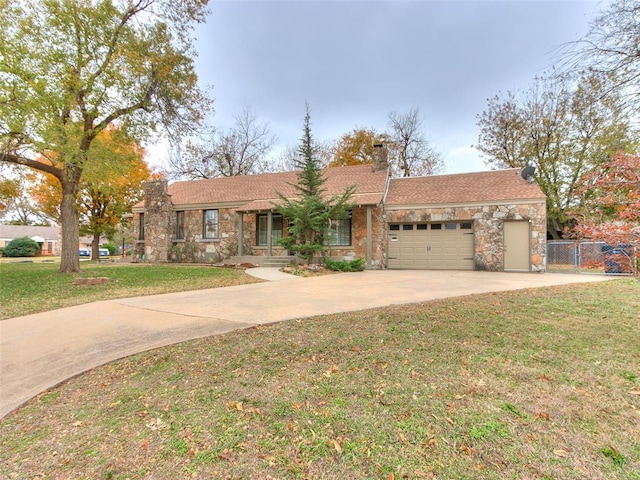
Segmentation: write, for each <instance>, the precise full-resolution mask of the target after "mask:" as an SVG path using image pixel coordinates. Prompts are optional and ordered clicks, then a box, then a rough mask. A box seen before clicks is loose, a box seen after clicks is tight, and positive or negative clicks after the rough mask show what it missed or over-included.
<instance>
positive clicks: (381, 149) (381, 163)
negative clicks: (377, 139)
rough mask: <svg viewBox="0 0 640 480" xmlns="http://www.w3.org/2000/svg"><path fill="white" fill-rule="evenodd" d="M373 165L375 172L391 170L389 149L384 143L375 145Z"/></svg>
mask: <svg viewBox="0 0 640 480" xmlns="http://www.w3.org/2000/svg"><path fill="white" fill-rule="evenodd" d="M372 157H373V164H372V169H373V171H374V172H379V171H381V170H382V171H387V170H388V169H389V161H388V159H387V157H388V152H387V147H385V146H384V145H383V144H382V143H374V144H373V155H372Z"/></svg>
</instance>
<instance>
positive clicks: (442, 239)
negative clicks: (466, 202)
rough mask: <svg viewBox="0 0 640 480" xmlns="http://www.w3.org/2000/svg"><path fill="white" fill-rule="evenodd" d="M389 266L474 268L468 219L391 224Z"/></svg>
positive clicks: (441, 268)
mask: <svg viewBox="0 0 640 480" xmlns="http://www.w3.org/2000/svg"><path fill="white" fill-rule="evenodd" d="M388 235H389V236H388V267H389V268H412V269H431V270H473V267H474V262H473V225H472V223H471V222H438V223H395V224H394V223H392V224H389V232H388Z"/></svg>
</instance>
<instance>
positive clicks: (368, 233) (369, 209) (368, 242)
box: [367, 205, 372, 267]
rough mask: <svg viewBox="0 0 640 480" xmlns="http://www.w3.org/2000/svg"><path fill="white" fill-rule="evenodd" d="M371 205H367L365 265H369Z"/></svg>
mask: <svg viewBox="0 0 640 480" xmlns="http://www.w3.org/2000/svg"><path fill="white" fill-rule="evenodd" d="M371 236H372V227H371V205H367V266H369V267H370V266H371V249H372V239H371Z"/></svg>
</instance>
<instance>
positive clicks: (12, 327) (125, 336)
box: [0, 268, 609, 418]
mask: <svg viewBox="0 0 640 480" xmlns="http://www.w3.org/2000/svg"><path fill="white" fill-rule="evenodd" d="M248 272H249V273H251V274H253V275H255V276H257V277H260V278H263V279H266V280H277V281H268V282H263V283H257V284H250V285H240V286H235V287H225V288H218V289H211V290H198V291H190V292H180V293H170V294H164V295H153V296H147V297H135V298H125V299H119V300H108V301H101V302H95V303H90V304H86V305H79V306H76V307H69V308H63V309H59V310H53V311H50V312H44V313H39V314H35V315H27V316H24V317H17V318H11V319H8V320H3V321H0V418H2V417H4V416H5V415H7V414H8V413H9V412H11V411H12V410H14V409H15V408H17V407H18V406H20V405H21V404H22V403H24V402H26V401H27V400H29V399H30V398H32V397H33V396H35V395H38V394H39V393H41V392H43V391H45V390H47V389H48V388H51V387H53V386H55V385H57V384H58V383H60V382H63V381H64V380H66V379H68V378H71V377H73V376H74V375H77V374H79V373H82V372H85V371H87V370H89V369H91V368H93V367H96V366H99V365H102V364H105V363H107V362H110V361H112V360H116V359H118V358H122V357H125V356H127V355H131V354H134V353H138V352H142V351H145V350H150V349H153V348H157V347H161V346H164V345H170V344H173V343H178V342H182V341H185V340H190V339H194V338H199V337H205V336H209V335H218V334H221V333H225V332H229V331H232V330H240V329H244V328H249V327H252V326H255V325H261V324H268V323H273V322H279V321H283V320H289V319H294V318H302V317H310V316H314V315H323V314H329V313H338V312H346V311H354V310H362V309H366V308H374V307H382V306H387V305H392V304H403V303H414V302H424V301H429V300H434V299H438V298H445V297H454V296H461V295H468V294H473V293H484V292H496V291H504V290H516V289H521V288H532V287H533V288H535V287H543V286H550V285H561V284H568V283H580V282H594V281H602V280H608V279H609V278H608V277H604V276H587V275H564V274H548V273H547V274H532V273H490V272H450V271H414V270H411V271H401V270H385V271H379V270H377V271H365V272H360V273H343V274H339V275H326V276H322V277H311V278H300V277H294V276H291V275H287V274H284V273H281V272H279V271H277V270H275V269H264V268H257V269H252V270H249V271H248Z"/></svg>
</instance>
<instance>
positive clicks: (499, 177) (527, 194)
mask: <svg viewBox="0 0 640 480" xmlns="http://www.w3.org/2000/svg"><path fill="white" fill-rule="evenodd" d="M520 172H521V170H520V169H519V168H513V169H509V170H496V171H489V172H477V173H461V174H454V175H433V176H429V177H407V178H393V179H391V182H390V185H389V192H388V194H387V198H386V201H385V205H387V206H399V205H443V204H460V203H482V202H495V201H507V200H511V201H517V200H544V199H545V195H544V193H542V190H540V188H539V187H538V186H537V185H536V184H535V183H529V182H527V181H526V180H524V179H523V178H522V177H521V176H520Z"/></svg>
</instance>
